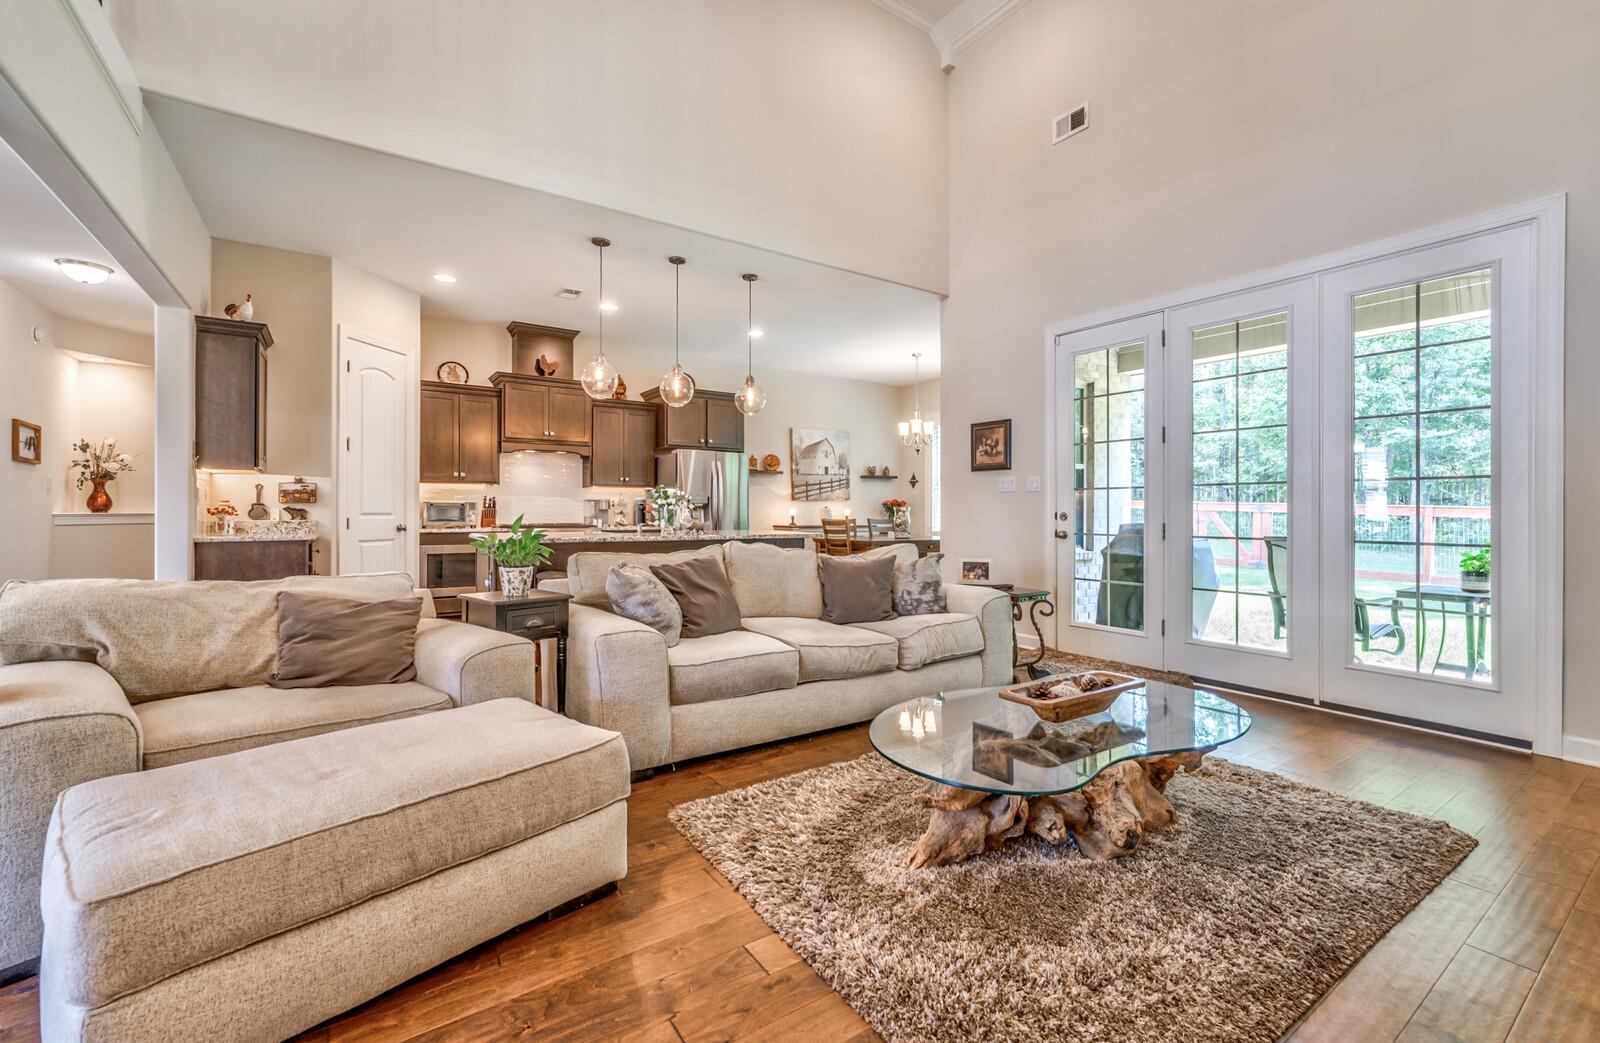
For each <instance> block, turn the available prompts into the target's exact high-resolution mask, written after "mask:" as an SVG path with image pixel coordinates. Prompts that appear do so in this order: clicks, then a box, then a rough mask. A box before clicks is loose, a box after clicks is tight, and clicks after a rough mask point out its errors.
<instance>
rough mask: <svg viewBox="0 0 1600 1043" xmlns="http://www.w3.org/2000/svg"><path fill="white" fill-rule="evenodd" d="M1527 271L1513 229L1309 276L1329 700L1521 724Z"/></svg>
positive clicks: (1527, 557) (1524, 693)
mask: <svg viewBox="0 0 1600 1043" xmlns="http://www.w3.org/2000/svg"><path fill="white" fill-rule="evenodd" d="M1532 265H1533V239H1532V230H1531V229H1530V228H1529V227H1527V226H1523V227H1519V228H1513V229H1509V230H1506V231H1502V232H1496V233H1493V234H1489V235H1481V236H1477V237H1474V238H1470V239H1463V240H1461V241H1458V242H1453V243H1448V244H1445V245H1442V246H1438V247H1434V248H1432V249H1427V250H1419V251H1415V252H1413V253H1408V254H1404V255H1402V256H1399V257H1393V258H1386V259H1384V260H1379V261H1373V262H1369V263H1366V264H1360V265H1354V266H1351V267H1348V268H1344V269H1341V270H1339V271H1337V272H1333V273H1330V274H1329V275H1327V276H1325V277H1324V279H1323V283H1322V314H1323V331H1322V344H1323V352H1322V397H1323V403H1324V412H1323V432H1322V446H1323V453H1322V474H1323V487H1322V503H1323V530H1324V533H1325V534H1326V536H1327V537H1328V538H1327V539H1326V540H1325V541H1324V546H1325V554H1324V559H1323V580H1322V628H1323V647H1324V660H1323V661H1324V669H1323V677H1322V698H1323V700H1324V701H1325V702H1327V703H1329V704H1333V705H1342V706H1349V707H1355V708H1359V709H1363V710H1367V711H1371V712H1376V713H1379V714H1382V715H1387V716H1393V717H1396V718H1401V719H1405V720H1410V721H1419V722H1426V723H1436V724H1444V725H1447V726H1449V727H1451V728H1454V729H1457V730H1462V731H1467V732H1474V733H1480V734H1482V735H1485V736H1497V737H1509V738H1516V739H1528V738H1531V736H1532V734H1533V724H1534V722H1533V703H1532V700H1533V695H1532V691H1533V686H1532V685H1531V684H1530V683H1528V679H1530V678H1532V677H1533V676H1534V673H1535V672H1534V665H1533V648H1534V646H1535V640H1536V635H1535V634H1534V632H1533V627H1532V623H1531V621H1532V619H1533V618H1534V610H1533V586H1532V584H1533V577H1534V575H1535V561H1534V555H1533V547H1534V543H1535V539H1534V527H1533V514H1532V503H1533V490H1532V486H1531V478H1532V475H1533V473H1534V470H1535V466H1534V465H1535V461H1534V443H1533V426H1534V424H1533V421H1534V408H1533V404H1534V397H1533V383H1532V379H1531V373H1532V371H1533V369H1534V364H1533V361H1534V360H1533V345H1534V330H1533V300H1532V277H1533V266H1532ZM1485 552H1487V558H1486V559H1485V558H1484V557H1483V554H1484V553H1485ZM1480 563H1481V564H1483V565H1484V566H1485V567H1484V569H1483V570H1482V571H1485V572H1487V573H1488V576H1487V577H1468V576H1465V575H1464V573H1465V572H1467V571H1469V569H1468V567H1467V566H1469V565H1478V564H1480Z"/></svg>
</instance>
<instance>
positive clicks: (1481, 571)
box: [1461, 547, 1489, 594]
mask: <svg viewBox="0 0 1600 1043" xmlns="http://www.w3.org/2000/svg"><path fill="white" fill-rule="evenodd" d="M1461 589H1462V590H1464V591H1466V592H1467V593H1469V594H1487V593H1489V548H1488V547H1485V548H1483V549H1482V550H1474V551H1468V552H1466V553H1465V554H1463V555H1461Z"/></svg>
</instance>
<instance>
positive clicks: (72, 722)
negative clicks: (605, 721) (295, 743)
mask: <svg viewBox="0 0 1600 1043" xmlns="http://www.w3.org/2000/svg"><path fill="white" fill-rule="evenodd" d="M290 589H302V590H310V591H315V592H317V593H326V594H338V595H341V596H346V597H354V598H360V599H363V600H369V601H376V600H382V599H387V598H392V597H400V596H406V595H409V594H411V593H412V592H413V584H412V581H411V579H410V578H409V577H407V576H404V575H389V576H358V577H343V578H327V577H297V578H294V579H289V580H279V581H273V582H266V583H224V582H199V583H161V582H147V581H138V580H52V581H46V582H38V583H19V582H13V583H9V584H7V585H6V586H5V587H4V589H3V590H0V664H3V665H0V974H3V973H4V972H5V971H6V970H8V969H12V968H15V967H17V966H18V965H23V964H27V963H28V962H30V961H32V960H33V959H34V958H35V957H36V956H37V955H38V954H39V951H40V930H41V924H40V916H39V881H40V867H41V865H42V862H43V854H44V850H45V832H46V829H47V827H48V825H49V822H50V813H51V808H52V807H53V806H54V805H55V803H56V798H57V796H58V795H59V794H60V793H61V792H62V791H63V790H66V789H67V788H69V787H71V786H74V785H76V784H78V783H81V782H85V781H88V780H91V779H98V778H102V777H104V776H108V775H116V774H119V773H123V772H134V771H139V770H141V769H150V768H162V767H167V766H171V765H178V764H183V763H185V762H190V761H194V760H198V759H201V758H211V757H216V756H218V755H226V754H234V753H237V752H239V751H241V750H248V749H252V748H256V747H262V746H267V745H270V744H275V743H283V742H285V741H288V740H295V739H301V738H305V737H307V736H312V735H317V734H320V733H324V732H332V731H337V730H340V729H346V728H352V727H355V726H359V725H365V724H372V723H376V722H384V721H393V720H399V719H402V718H408V717H414V716H418V715H422V714H428V713H432V712H434V711H438V710H445V709H449V708H451V707H458V706H468V705H472V704H475V703H482V702H485V701H487V700H492V699H501V698H506V697H516V698H520V699H523V700H527V701H530V702H531V701H532V700H533V698H534V653H533V646H532V645H531V644H529V643H528V642H526V641H523V640H522V639H520V638H516V637H512V636H510V635H506V634H500V633H497V632H495V631H491V630H486V629H483V628H480V627H473V626H468V625H466V624H463V623H455V622H448V621H445V620H440V619H433V618H424V619H423V620H422V621H421V623H420V625H419V626H418V629H417V640H416V653H415V657H416V666H417V678H416V680H415V681H411V682H406V683H403V684H393V685H368V686H352V687H344V688H316V689H285V690H280V689H276V688H270V687H267V686H266V685H265V681H266V679H267V677H268V676H270V674H271V673H272V670H273V666H274V663H275V660H276V654H277V651H276V649H277V643H276V642H277V637H276V622H275V621H276V615H275V614H276V605H277V592H278V591H280V590H290ZM423 611H424V614H425V615H427V616H431V615H432V609H431V602H430V601H429V600H428V599H426V598H424V599H423ZM539 712H540V713H541V714H543V713H546V711H543V710H540V711H539ZM550 716H551V717H554V715H550Z"/></svg>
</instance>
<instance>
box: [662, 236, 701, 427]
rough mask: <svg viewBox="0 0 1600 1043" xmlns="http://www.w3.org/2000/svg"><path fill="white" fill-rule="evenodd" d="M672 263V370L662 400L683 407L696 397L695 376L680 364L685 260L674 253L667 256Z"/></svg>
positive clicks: (665, 378) (666, 380)
mask: <svg viewBox="0 0 1600 1043" xmlns="http://www.w3.org/2000/svg"><path fill="white" fill-rule="evenodd" d="M667 263H668V264H670V265H672V371H671V372H669V373H668V374H667V375H666V376H664V377H662V378H661V401H663V402H665V403H666V404H667V405H669V406H677V407H683V406H686V405H688V404H689V402H690V400H691V399H693V398H694V378H693V377H691V376H690V375H689V374H687V373H685V372H684V371H683V367H682V366H680V365H678V326H679V316H680V314H681V308H680V306H679V304H678V277H679V275H680V274H682V272H683V265H684V260H683V258H682V257H678V256H677V255H673V256H672V257H668V258H667Z"/></svg>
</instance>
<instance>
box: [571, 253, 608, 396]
mask: <svg viewBox="0 0 1600 1043" xmlns="http://www.w3.org/2000/svg"><path fill="white" fill-rule="evenodd" d="M589 242H590V243H592V244H593V245H594V248H595V252H596V253H597V254H598V255H599V258H600V300H601V304H600V309H599V311H600V334H599V341H600V347H599V350H598V352H597V353H596V354H595V357H594V360H593V361H591V362H590V363H589V364H588V365H587V366H585V367H583V373H582V374H581V375H580V376H579V380H581V381H582V382H583V390H584V393H585V394H587V395H588V396H589V397H590V398H593V399H597V400H598V399H607V398H610V397H611V396H612V395H613V394H615V393H616V390H617V367H615V366H613V365H612V364H611V362H610V360H609V359H607V358H606V312H608V311H616V310H617V307H616V305H614V304H613V305H612V306H611V307H610V308H607V307H606V305H605V299H606V247H608V246H610V245H611V240H609V239H605V238H602V237H601V236H598V235H597V236H595V237H594V238H593V239H590V240H589Z"/></svg>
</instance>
